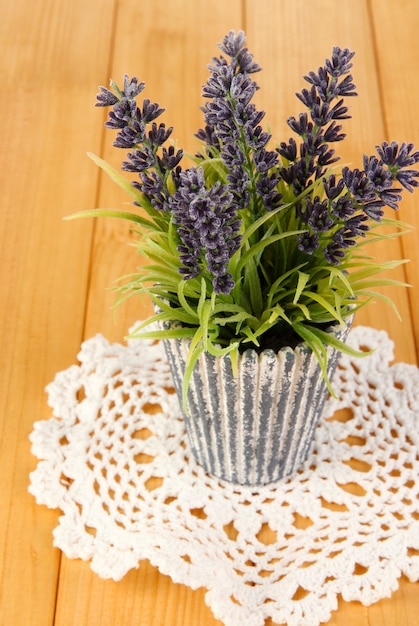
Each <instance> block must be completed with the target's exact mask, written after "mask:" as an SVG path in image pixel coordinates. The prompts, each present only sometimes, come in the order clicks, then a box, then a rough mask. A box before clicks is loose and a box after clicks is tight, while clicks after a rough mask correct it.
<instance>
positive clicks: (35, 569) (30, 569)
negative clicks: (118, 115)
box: [0, 0, 113, 626]
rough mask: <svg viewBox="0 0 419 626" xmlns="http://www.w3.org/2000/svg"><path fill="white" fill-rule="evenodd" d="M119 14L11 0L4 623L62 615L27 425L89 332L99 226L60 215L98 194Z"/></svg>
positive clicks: (5, 160)
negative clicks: (96, 168) (102, 114)
mask: <svg viewBox="0 0 419 626" xmlns="http://www.w3.org/2000/svg"><path fill="white" fill-rule="evenodd" d="M81 15H82V16H83V19H81V18H80V16H81ZM112 16H113V1H110V0H105V1H104V2H101V10H100V11H98V12H96V11H95V10H94V7H93V6H86V3H85V2H81V1H80V0H74V1H73V2H71V3H65V2H53V1H52V0H45V1H43V2H39V3H32V4H31V5H30V7H29V6H28V3H27V2H26V1H25V0H16V1H15V2H13V3H3V6H2V19H1V21H0V40H1V42H2V51H3V52H2V57H1V61H0V63H1V76H2V99H1V104H0V106H1V113H2V120H3V127H2V132H1V150H0V175H1V177H2V181H1V190H2V219H1V220H0V248H1V255H2V262H1V270H0V271H1V317H0V320H1V327H0V334H1V339H0V341H1V352H0V359H1V372H2V375H3V376H2V384H1V409H0V420H1V421H0V473H1V476H2V489H1V493H2V506H1V507H0V525H1V543H0V562H1V574H0V601H1V608H0V623H1V624H13V626H19V625H22V626H23V625H25V626H26V625H27V624H43V625H45V626H48V624H52V623H53V615H54V610H55V597H56V584H57V575H58V567H59V553H58V550H56V549H54V548H53V545H52V535H51V531H52V529H53V527H54V526H55V525H56V522H57V514H58V512H56V511H48V510H47V509H46V508H45V507H40V506H38V505H36V504H35V500H34V498H33V497H32V496H31V495H29V494H28V493H27V487H28V474H29V471H30V470H33V469H34V467H35V465H36V461H35V459H34V457H32V456H31V454H30V444H29V441H28V435H29V432H30V431H31V430H32V423H33V422H34V421H35V420H38V419H42V418H44V417H47V416H48V415H49V409H48V408H47V406H46V397H45V394H44V387H45V385H46V384H47V383H48V382H49V381H50V380H51V378H52V377H53V375H54V373H55V372H56V371H57V370H60V369H63V368H64V367H68V366H69V365H70V364H71V363H72V362H73V361H74V356H75V354H76V353H77V350H78V347H79V344H80V340H81V337H82V331H83V320H84V311H85V296H86V289H87V281H88V269H89V251H90V244H91V235H92V227H91V225H86V224H83V225H81V224H79V225H76V226H74V227H73V228H69V226H68V224H65V223H63V222H62V219H61V218H62V217H63V216H64V215H65V214H67V213H70V212H71V211H73V210H74V206H75V203H76V202H81V203H82V204H83V203H84V204H85V205H86V206H87V205H90V204H91V203H93V202H94V201H95V194H96V185H97V176H96V175H93V176H92V174H91V172H87V171H86V170H84V171H83V170H80V167H79V165H78V164H79V162H80V158H81V157H83V155H84V151H85V149H84V147H83V146H84V145H85V144H86V143H87V144H90V145H91V146H93V147H96V148H98V147H99V145H100V135H101V133H100V129H98V128H97V126H96V125H95V124H93V123H92V119H93V116H92V113H91V111H90V110H89V109H88V107H87V97H90V93H89V91H90V85H91V83H92V81H94V80H97V79H98V78H100V77H101V76H103V74H105V73H106V65H107V56H108V51H109V41H110V39H111V29H112ZM86 86H87V90H86Z"/></svg>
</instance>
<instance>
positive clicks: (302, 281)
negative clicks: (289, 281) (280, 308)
mask: <svg viewBox="0 0 419 626" xmlns="http://www.w3.org/2000/svg"><path fill="white" fill-rule="evenodd" d="M309 280H310V275H309V274H306V273H305V272H298V283H297V286H296V288H295V295H294V299H293V304H296V303H297V302H298V300H299V299H300V296H301V294H302V292H303V290H304V287H305V286H306V285H307V282H308V281H309Z"/></svg>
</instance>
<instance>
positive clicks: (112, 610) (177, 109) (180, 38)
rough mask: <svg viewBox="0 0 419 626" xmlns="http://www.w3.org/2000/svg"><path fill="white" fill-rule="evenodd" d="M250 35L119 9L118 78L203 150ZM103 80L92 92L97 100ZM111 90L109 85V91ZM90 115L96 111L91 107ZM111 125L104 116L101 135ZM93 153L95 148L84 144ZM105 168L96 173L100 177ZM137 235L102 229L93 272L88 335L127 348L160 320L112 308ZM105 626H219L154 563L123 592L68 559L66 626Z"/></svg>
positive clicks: (194, 594) (132, 260) (177, 3)
mask: <svg viewBox="0 0 419 626" xmlns="http://www.w3.org/2000/svg"><path fill="white" fill-rule="evenodd" d="M233 27H234V28H236V29H239V28H241V27H242V13H241V2H240V1H239V0H232V1H230V2H228V3H225V2H218V1H212V2H207V1H206V0H197V1H194V2H193V3H191V2H188V0H171V1H170V2H166V1H165V0H154V1H153V2H148V3H144V2H142V3H139V2H137V1H136V0H123V1H122V2H120V3H119V11H118V21H117V30H116V34H115V41H114V56H113V63H112V68H111V72H110V75H109V77H107V78H106V79H104V80H105V81H107V79H108V78H113V79H114V80H116V81H121V79H122V78H123V75H124V74H125V73H128V74H130V75H135V76H138V77H139V79H141V80H144V81H145V82H146V83H147V88H146V91H145V92H144V96H145V97H149V98H150V99H151V100H152V101H157V102H159V103H160V104H161V105H162V106H164V107H165V108H166V114H165V121H167V123H168V124H169V125H173V126H174V132H173V138H175V139H176V140H177V142H178V143H179V145H181V146H182V147H184V148H185V149H186V150H189V151H191V150H194V149H196V143H195V141H194V139H193V135H194V133H195V132H196V130H198V128H199V127H200V126H201V125H202V115H201V113H200V111H199V106H200V105H201V104H202V100H201V86H202V84H203V83H204V82H205V80H206V77H207V74H208V71H207V69H206V65H207V63H208V62H210V61H211V58H212V56H214V55H215V54H217V51H218V49H217V47H216V43H217V42H219V41H220V40H221V39H222V37H223V36H224V34H225V33H226V32H228V30H230V28H233ZM96 84H97V81H96V79H94V80H93V82H92V85H91V89H92V95H93V96H94V94H95V89H96ZM102 84H106V82H104V83H103V82H102ZM89 106H90V105H89ZM101 123H102V120H101V116H100V114H98V112H97V111H96V118H95V121H94V124H95V126H96V128H98V127H100V126H101ZM112 140H113V136H112V133H111V132H110V131H106V134H105V145H106V149H105V152H104V156H105V158H106V159H107V160H109V161H110V162H112V163H113V164H114V165H116V166H118V167H119V163H120V162H121V160H122V159H123V154H122V151H121V152H120V153H118V152H117V151H115V149H113V148H110V147H109V146H110V144H111V142H112ZM82 145H83V146H84V149H86V150H89V149H91V146H89V145H87V144H86V141H84V142H83V144H82ZM94 167H95V166H90V165H89V168H90V170H91V171H94ZM126 201H127V198H126V196H124V195H123V194H121V193H120V192H119V190H118V189H117V188H115V186H114V185H113V184H112V183H110V182H109V181H108V180H107V179H106V178H105V177H103V176H102V177H101V184H100V197H99V206H107V207H108V206H112V207H119V208H121V207H123V206H124V203H125V202H126ZM128 241H129V236H128V228H127V226H126V225H125V224H123V223H120V222H119V221H117V220H99V221H98V222H97V223H96V224H95V238H94V244H93V256H92V265H91V281H90V287H89V303H88V311H87V317H86V336H87V337H88V336H91V335H93V334H95V333H97V332H102V333H104V334H105V336H106V337H107V338H109V339H110V340H117V341H121V340H122V338H123V337H124V335H125V334H126V332H127V329H128V327H129V326H130V325H132V324H133V322H135V321H136V320H137V319H139V318H143V317H144V316H145V315H147V314H148V312H150V308H149V307H147V306H144V304H142V303H141V302H139V301H138V300H134V299H132V300H131V301H130V302H128V303H126V304H124V305H122V306H121V307H120V308H119V309H118V311H117V313H116V316H113V315H112V312H111V309H112V306H113V304H114V294H113V293H111V292H110V291H109V290H108V289H107V288H108V287H109V286H111V285H112V283H113V281H114V280H115V279H116V278H118V277H119V276H121V275H123V274H124V273H127V272H132V271H133V270H134V269H135V267H136V266H137V265H138V264H139V259H138V257H137V256H136V254H135V251H133V250H131V249H130V248H129V247H128V244H127V242H128ZM93 623H100V624H101V626H116V625H117V626H119V625H120V626H122V625H123V626H130V625H132V626H134V624H135V625H136V624H139V623H141V624H144V626H146V625H147V626H148V625H149V624H156V625H157V624H161V625H162V626H163V624H164V626H172V625H173V626H174V625H176V626H192V625H193V626H195V624H205V625H206V626H212V625H214V626H215V625H218V626H221V622H219V621H217V620H215V619H214V617H213V615H212V613H211V611H210V610H209V609H208V607H207V606H206V604H205V600H204V590H198V591H192V590H191V589H189V588H187V587H184V586H182V585H174V584H173V583H172V582H171V580H170V579H169V578H168V577H166V576H163V575H161V574H159V572H158V571H157V570H156V568H154V567H152V566H151V565H150V564H149V563H148V561H144V562H142V563H141V566H140V569H139V570H137V571H133V572H130V573H129V574H128V575H127V576H126V577H124V579H123V580H122V581H120V582H118V583H114V582H112V581H104V580H101V579H100V578H99V577H98V576H97V575H96V574H94V573H92V572H91V571H90V568H89V566H88V565H87V564H85V563H82V562H80V561H77V560H75V561H70V560H67V559H63V562H62V567H61V572H60V585H59V595H58V602H57V610H56V621H55V624H56V626H70V625H71V626H72V625H73V624H80V625H82V624H86V625H87V624H93Z"/></svg>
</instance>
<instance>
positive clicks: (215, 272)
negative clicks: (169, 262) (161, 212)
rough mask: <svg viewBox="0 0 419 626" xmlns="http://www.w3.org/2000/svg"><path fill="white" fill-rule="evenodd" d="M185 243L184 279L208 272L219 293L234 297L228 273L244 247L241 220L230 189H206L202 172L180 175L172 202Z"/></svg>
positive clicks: (182, 246) (182, 250)
mask: <svg viewBox="0 0 419 626" xmlns="http://www.w3.org/2000/svg"><path fill="white" fill-rule="evenodd" d="M169 205H170V210H171V212H172V215H173V221H174V223H175V224H177V226H178V228H177V231H178V235H179V237H180V241H181V243H180V244H179V246H178V251H179V253H180V257H179V258H180V260H181V262H182V264H183V266H182V267H181V269H180V270H179V271H180V273H181V274H183V276H184V278H185V279H187V278H193V277H194V276H198V275H199V274H200V273H201V271H202V269H203V268H206V269H207V270H208V271H209V272H210V274H211V275H212V279H213V281H212V282H213V288H214V291H215V293H224V294H228V293H230V291H231V289H232V288H233V287H234V281H233V278H232V276H231V274H230V273H229V271H228V264H229V261H230V259H231V257H232V255H233V254H234V253H235V252H236V250H237V249H238V247H239V246H240V241H241V237H240V235H239V229H240V220H239V218H238V216H237V213H236V209H235V207H234V203H233V196H232V194H231V192H230V191H229V189H228V186H227V185H221V183H220V182H216V183H215V184H214V185H213V186H212V187H211V188H209V189H207V188H206V187H205V178H204V172H203V169H202V168H199V169H197V168H194V167H193V168H190V169H189V170H185V171H184V172H181V174H180V184H179V186H178V188H177V191H176V192H175V193H174V194H173V195H172V196H171V197H170V199H169Z"/></svg>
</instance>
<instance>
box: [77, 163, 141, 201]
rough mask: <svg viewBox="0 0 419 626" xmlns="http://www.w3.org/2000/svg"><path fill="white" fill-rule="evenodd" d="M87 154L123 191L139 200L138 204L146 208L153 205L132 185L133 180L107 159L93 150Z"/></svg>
mask: <svg viewBox="0 0 419 626" xmlns="http://www.w3.org/2000/svg"><path fill="white" fill-rule="evenodd" d="M87 156H88V157H89V158H90V159H92V161H94V163H96V165H98V166H99V167H100V168H101V169H102V170H103V171H104V172H106V174H108V176H109V177H110V178H111V179H112V180H113V181H114V182H115V183H116V184H117V185H118V186H119V187H120V188H121V189H123V191H125V192H126V193H127V194H128V195H129V196H131V197H132V198H134V200H135V201H136V202H138V204H140V205H141V206H144V208H148V207H149V206H150V205H151V203H150V201H149V200H148V199H147V198H146V197H145V196H144V194H142V193H140V192H139V191H138V190H137V189H135V188H134V187H133V186H132V184H131V181H129V180H128V179H127V178H125V177H124V176H122V174H120V172H118V170H116V169H115V168H114V167H112V165H110V164H109V163H108V162H107V161H105V160H104V159H101V158H100V157H98V156H96V154H93V153H92V152H88V153H87ZM151 206H152V205H151Z"/></svg>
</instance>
